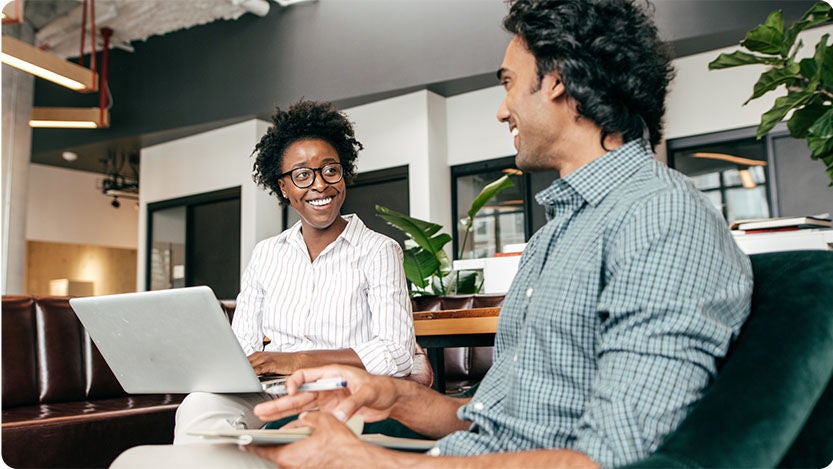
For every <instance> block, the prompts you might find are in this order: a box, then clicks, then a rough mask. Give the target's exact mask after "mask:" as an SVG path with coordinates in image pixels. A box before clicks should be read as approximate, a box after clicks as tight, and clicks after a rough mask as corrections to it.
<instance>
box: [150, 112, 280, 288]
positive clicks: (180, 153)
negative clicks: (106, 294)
mask: <svg viewBox="0 0 833 469" xmlns="http://www.w3.org/2000/svg"><path fill="white" fill-rule="evenodd" d="M265 130H266V123H265V122H262V121H257V120H251V121H247V122H243V123H240V124H235V125H232V126H229V127H225V128H222V129H218V130H213V131H210V132H205V133H202V134H199V135H194V136H191V137H187V138H184V139H180V140H175V141H172V142H167V143H163V144H160V145H155V146H152V147H148V148H145V149H143V150H142V166H141V172H140V181H141V184H140V187H139V196H140V197H139V205H140V210H139V212H140V213H139V227H138V238H139V246H138V260H139V262H137V275H136V278H137V285H136V288H137V289H138V290H144V289H145V285H144V279H145V267H146V266H145V265H144V264H145V262H144V259H145V258H146V248H145V246H146V241H147V240H146V238H147V233H146V232H147V205H148V204H149V203H153V202H159V201H163V200H169V199H175V198H178V197H184V196H189V195H196V194H202V193H205V192H212V191H216V190H220V189H227V188H230V187H237V186H240V188H241V189H240V227H241V229H240V269H241V274H242V270H243V269H245V268H246V265H247V264H248V262H249V258H250V256H251V252H252V249H254V246H255V244H257V242H258V241H260V240H262V239H265V238H267V237H269V236H274V235H275V234H277V233H278V232H279V231H280V230H281V228H282V227H281V222H280V221H281V213H282V212H281V209H280V207H279V205H278V200H277V199H276V198H275V197H271V196H268V195H267V194H266V192H265V191H263V190H261V189H260V188H258V187H257V186H256V185H255V183H254V182H253V181H252V177H251V171H252V164H253V160H252V158H251V157H250V155H251V152H252V150H253V149H254V146H255V144H256V143H257V142H258V141H259V140H260V136H261V135H262V134H263V133H264V132H265Z"/></svg>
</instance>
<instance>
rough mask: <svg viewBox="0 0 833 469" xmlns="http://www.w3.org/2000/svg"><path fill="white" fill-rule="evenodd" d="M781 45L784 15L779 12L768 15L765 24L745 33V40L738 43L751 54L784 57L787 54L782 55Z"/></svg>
mask: <svg viewBox="0 0 833 469" xmlns="http://www.w3.org/2000/svg"><path fill="white" fill-rule="evenodd" d="M783 44H784V15H783V14H782V13H781V10H776V11H773V12H772V13H770V14H769V16H768V17H767V19H766V22H765V23H764V24H761V25H758V26H757V27H756V28H755V29H753V30H752V31H749V32H748V33H746V38H745V39H744V40H743V41H741V43H740V45H741V46H743V47H745V48H747V49H749V50H751V51H752V52H761V53H764V54H779V55H781V56H782V57H786V56H787V54H782V50H781V49H782V46H783Z"/></svg>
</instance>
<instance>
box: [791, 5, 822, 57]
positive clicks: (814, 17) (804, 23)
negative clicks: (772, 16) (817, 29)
mask: <svg viewBox="0 0 833 469" xmlns="http://www.w3.org/2000/svg"><path fill="white" fill-rule="evenodd" d="M828 21H833V8H831V7H830V5H828V4H827V3H825V2H816V3H815V4H813V6H812V7H810V9H809V10H807V12H806V13H804V16H802V17H801V19H800V20H798V21H796V22H795V23H793V24H792V26H790V28H789V29H787V32H786V33H785V34H784V47H785V48H786V50H787V51H789V50H790V49H791V48H792V46H793V44H794V43H795V39H796V38H797V37H798V33H800V32H801V31H804V30H805V29H809V28H812V27H814V26H818V25H820V24H823V23H827V22H828Z"/></svg>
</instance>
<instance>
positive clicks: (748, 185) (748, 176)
mask: <svg viewBox="0 0 833 469" xmlns="http://www.w3.org/2000/svg"><path fill="white" fill-rule="evenodd" d="M738 176H739V177H740V183H741V185H743V188H744V189H754V188H755V187H756V186H757V184H755V178H753V177H752V173H751V172H749V170H748V169H739V170H738Z"/></svg>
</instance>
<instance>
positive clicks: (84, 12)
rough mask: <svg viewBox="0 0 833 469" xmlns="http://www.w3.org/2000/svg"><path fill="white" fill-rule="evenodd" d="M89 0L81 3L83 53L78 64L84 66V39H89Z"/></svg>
mask: <svg viewBox="0 0 833 469" xmlns="http://www.w3.org/2000/svg"><path fill="white" fill-rule="evenodd" d="M86 29H87V0H84V3H83V4H82V5H81V54H79V55H78V65H80V66H82V67H84V66H85V65H84V40H85V39H87V31H86Z"/></svg>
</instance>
